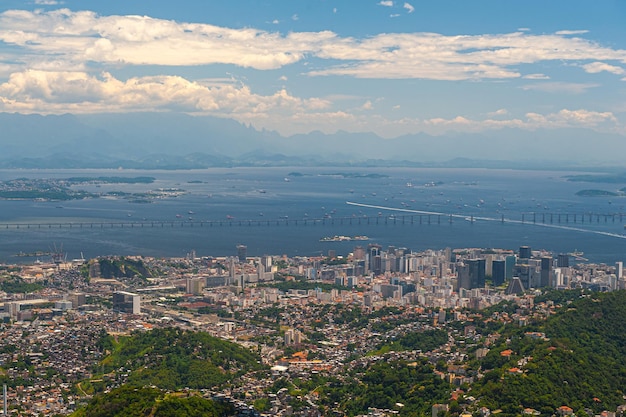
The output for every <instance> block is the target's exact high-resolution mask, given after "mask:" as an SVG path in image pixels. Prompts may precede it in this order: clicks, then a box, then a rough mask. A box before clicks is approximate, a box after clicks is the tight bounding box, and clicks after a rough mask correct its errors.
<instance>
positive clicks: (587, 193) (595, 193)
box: [576, 190, 624, 197]
mask: <svg viewBox="0 0 626 417" xmlns="http://www.w3.org/2000/svg"><path fill="white" fill-rule="evenodd" d="M576 195H577V196H580V197H620V196H623V195H624V193H623V192H619V193H616V192H614V191H606V190H580V191H578V192H577V193H576Z"/></svg>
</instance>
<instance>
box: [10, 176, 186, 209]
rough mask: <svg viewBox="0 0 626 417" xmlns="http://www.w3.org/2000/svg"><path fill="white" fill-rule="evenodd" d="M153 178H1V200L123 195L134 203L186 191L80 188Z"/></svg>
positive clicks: (148, 181) (139, 182)
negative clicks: (132, 191)
mask: <svg viewBox="0 0 626 417" xmlns="http://www.w3.org/2000/svg"><path fill="white" fill-rule="evenodd" d="M154 181H155V178H153V177H70V178H47V179H29V178H17V179H14V180H6V181H0V199H5V200H41V201H69V200H82V199H88V198H122V199H126V200H129V201H130V202H135V203H150V202H152V201H153V200H154V199H155V198H164V197H175V196H178V195H180V194H182V193H184V192H185V191H184V190H179V189H161V190H154V191H148V192H143V193H128V192H123V191H106V192H103V193H94V192H89V191H85V190H81V189H77V188H78V187H80V186H81V185H96V186H98V187H99V186H100V185H102V184H151V183H153V182H154Z"/></svg>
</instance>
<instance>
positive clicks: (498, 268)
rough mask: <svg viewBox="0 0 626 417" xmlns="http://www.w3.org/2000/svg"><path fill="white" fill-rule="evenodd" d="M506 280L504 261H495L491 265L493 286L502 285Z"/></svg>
mask: <svg viewBox="0 0 626 417" xmlns="http://www.w3.org/2000/svg"><path fill="white" fill-rule="evenodd" d="M505 278H506V261H505V260H504V259H502V260H495V261H493V262H492V263H491V279H492V281H493V285H496V286H498V285H502V284H504V280H505Z"/></svg>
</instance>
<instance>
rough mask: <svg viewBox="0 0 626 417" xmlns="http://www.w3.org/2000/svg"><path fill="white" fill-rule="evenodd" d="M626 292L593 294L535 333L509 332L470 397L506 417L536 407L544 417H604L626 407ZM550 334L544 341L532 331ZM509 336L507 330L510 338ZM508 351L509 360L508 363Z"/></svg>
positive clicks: (486, 362)
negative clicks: (564, 414)
mask: <svg viewBox="0 0 626 417" xmlns="http://www.w3.org/2000/svg"><path fill="white" fill-rule="evenodd" d="M625 322H626V292H624V291H617V292H611V293H595V294H592V295H587V296H583V297H581V298H579V299H577V300H575V301H574V302H572V303H571V304H569V305H567V306H565V307H564V308H562V309H561V310H559V312H558V313H557V314H556V315H554V316H552V317H550V318H549V319H548V320H547V321H545V322H544V323H542V324H540V325H537V326H536V327H535V328H517V329H514V330H510V331H508V333H507V334H506V335H505V334H503V337H502V338H501V339H500V344H499V345H497V346H493V347H492V349H491V351H490V352H489V354H488V355H487V356H486V357H485V358H484V359H483V360H482V362H481V366H482V371H483V372H484V373H485V375H484V378H483V379H481V380H480V381H479V382H478V383H477V384H475V386H474V387H473V390H472V393H471V395H473V396H474V397H476V398H478V400H479V404H480V405H483V406H486V407H488V408H490V409H492V410H496V409H501V410H502V411H503V413H502V414H501V415H503V416H507V415H519V414H521V412H522V410H523V409H524V408H527V407H529V408H533V409H535V410H538V411H540V412H541V413H542V415H553V414H556V413H557V409H558V407H560V406H563V405H565V406H568V407H571V408H572V409H573V410H574V412H575V413H576V415H578V416H579V417H580V416H581V415H583V416H584V415H585V414H587V413H586V412H585V410H587V411H592V412H593V413H594V414H599V413H600V412H601V411H603V410H613V411H615V409H616V408H617V406H618V405H621V404H624V403H626V400H625V399H624V393H625V390H626V326H624V323H625ZM535 330H536V331H539V332H543V333H545V337H546V339H547V340H546V339H543V338H541V337H539V338H538V337H537V335H536V334H534V335H533V334H527V332H529V331H535ZM505 332H506V331H505ZM505 349H510V350H511V351H512V354H511V356H509V357H507V356H503V355H501V352H502V351H503V350H505Z"/></svg>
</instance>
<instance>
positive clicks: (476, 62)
mask: <svg viewBox="0 0 626 417" xmlns="http://www.w3.org/2000/svg"><path fill="white" fill-rule="evenodd" d="M624 17H626V6H625V5H623V4H621V3H620V2H618V1H603V2H600V3H597V4H594V5H593V6H591V4H590V3H588V2H583V1H574V2H571V1H570V2H564V1H555V2H550V3H549V4H545V2H539V1H530V2H523V3H522V2H507V3H505V4H503V3H502V2H497V1H488V2H480V3H478V2H460V1H444V2H439V1H438V2H434V1H427V2H422V1H420V2H418V1H415V0H414V1H408V2H404V1H391V0H384V1H376V0H372V1H370V0H368V1H366V2H362V1H359V2H357V1H344V2H333V1H306V2H298V3H296V2H287V1H278V2H264V3H258V2H253V1H238V2H232V3H215V2H208V3H207V2H196V1H184V2H182V3H180V2H179V3H176V4H170V3H166V2H160V1H158V2H149V1H141V2H133V3H132V4H127V3H126V2H119V1H118V2H106V3H101V4H100V3H96V2H90V3H83V2H77V1H75V0H67V1H56V0H35V1H34V2H28V3H26V2H18V1H6V2H3V5H2V6H1V7H0V28H1V29H0V111H1V112H7V113H13V112H17V113H25V114H30V113H37V114H65V113H74V114H99V113H116V112H123V113H132V112H176V113H180V112H182V113H188V114H191V115H194V116H201V115H202V116H216V117H221V118H228V119H234V120H236V121H238V122H241V123H244V124H246V125H251V126H253V127H254V128H255V129H258V130H263V129H267V130H272V131H277V132H278V133H280V134H281V135H283V136H289V135H293V134H299V133H309V132H311V131H315V130H320V131H323V132H325V133H334V132H336V131H338V130H345V131H348V132H373V133H375V134H377V135H379V136H381V137H383V138H394V137H398V136H401V135H409V134H418V133H422V132H423V133H426V134H429V135H442V134H450V133H455V132H456V133H488V132H491V133H493V132H494V131H500V130H502V129H509V128H511V129H516V130H522V131H525V132H528V134H529V135H530V136H532V134H533V132H536V131H538V130H545V129H547V130H549V131H550V132H552V135H551V137H554V136H557V137H558V136H559V135H562V136H563V138H567V136H569V135H570V134H571V132H572V130H574V131H576V130H588V131H590V132H598V133H603V134H611V135H613V136H612V137H613V138H618V139H619V138H623V137H624V135H625V132H626V131H625V129H624V112H626V105H625V104H626V103H625V100H624V97H625V95H624V92H625V91H626V88H625V86H626V84H625V83H626V45H625V43H626V41H625V39H626V36H624V35H625V34H624V28H623V25H622V22H623V21H624ZM559 132H562V133H559ZM618 139H612V140H618Z"/></svg>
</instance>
